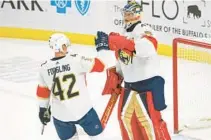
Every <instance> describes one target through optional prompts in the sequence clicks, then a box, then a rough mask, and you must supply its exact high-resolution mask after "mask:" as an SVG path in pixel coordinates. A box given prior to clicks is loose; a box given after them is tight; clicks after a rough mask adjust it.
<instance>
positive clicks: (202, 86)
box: [173, 39, 211, 133]
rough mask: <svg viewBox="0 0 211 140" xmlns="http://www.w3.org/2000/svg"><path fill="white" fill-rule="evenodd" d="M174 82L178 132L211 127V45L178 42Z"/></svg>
mask: <svg viewBox="0 0 211 140" xmlns="http://www.w3.org/2000/svg"><path fill="white" fill-rule="evenodd" d="M173 80H174V81H173V83H174V85H173V87H174V130H175V133H178V132H180V131H182V130H185V129H186V130H187V129H205V128H211V44H207V43H205V42H199V41H191V40H186V39H175V40H174V43H173ZM210 132H211V131H210Z"/></svg>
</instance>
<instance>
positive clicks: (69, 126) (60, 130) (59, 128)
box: [53, 118, 79, 140]
mask: <svg viewBox="0 0 211 140" xmlns="http://www.w3.org/2000/svg"><path fill="white" fill-rule="evenodd" d="M53 122H54V126H55V128H56V132H57V134H58V136H59V138H60V139H61V140H68V139H72V140H78V139H79V138H78V133H77V132H76V126H75V124H74V123H71V122H62V121H60V120H57V119H55V118H53Z"/></svg>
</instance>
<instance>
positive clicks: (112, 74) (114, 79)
mask: <svg viewBox="0 0 211 140" xmlns="http://www.w3.org/2000/svg"><path fill="white" fill-rule="evenodd" d="M106 73H107V80H106V83H105V87H104V89H103V92H102V95H105V94H113V93H116V94H120V93H121V91H122V87H121V84H122V81H123V77H122V76H120V75H119V74H118V73H117V72H116V68H115V67H112V68H109V69H107V71H106Z"/></svg>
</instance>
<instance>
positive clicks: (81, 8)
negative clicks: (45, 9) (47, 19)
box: [51, 0, 90, 15]
mask: <svg viewBox="0 0 211 140" xmlns="http://www.w3.org/2000/svg"><path fill="white" fill-rule="evenodd" d="M51 5H52V6H56V12H57V13H60V14H65V13H66V12H67V8H71V7H72V1H71V0H51ZM75 5H76V8H77V10H78V12H79V13H80V14H81V15H85V14H86V13H87V12H88V10H89V6H90V0H75Z"/></svg>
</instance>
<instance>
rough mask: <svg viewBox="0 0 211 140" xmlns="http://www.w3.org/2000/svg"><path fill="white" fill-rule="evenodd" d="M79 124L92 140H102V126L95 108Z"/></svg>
mask: <svg viewBox="0 0 211 140" xmlns="http://www.w3.org/2000/svg"><path fill="white" fill-rule="evenodd" d="M78 122H79V125H80V126H81V127H82V128H83V129H84V131H85V132H86V133H87V134H88V135H89V136H90V138H91V139H92V140H100V138H101V139H102V137H103V136H102V135H103V128H102V124H101V122H100V119H99V117H98V115H97V112H96V111H95V110H94V109H93V108H92V109H91V110H89V112H88V113H87V114H86V115H85V116H84V117H83V118H82V119H80V120H79V121H78Z"/></svg>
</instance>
